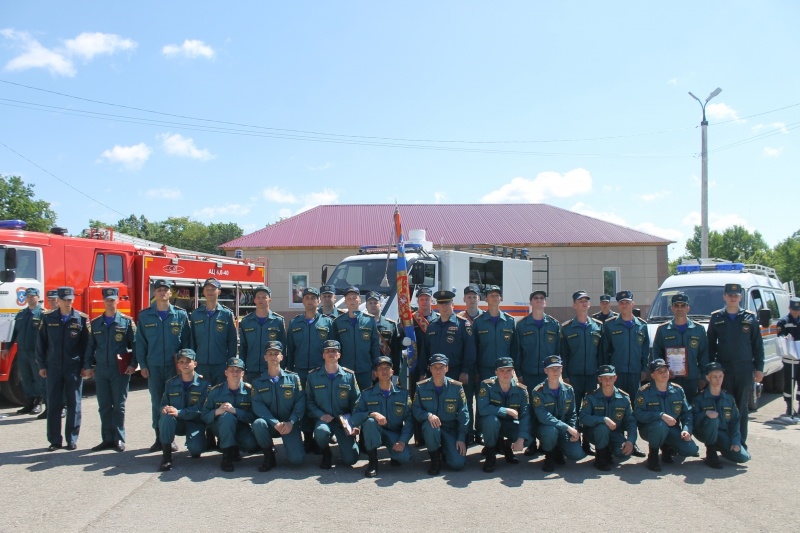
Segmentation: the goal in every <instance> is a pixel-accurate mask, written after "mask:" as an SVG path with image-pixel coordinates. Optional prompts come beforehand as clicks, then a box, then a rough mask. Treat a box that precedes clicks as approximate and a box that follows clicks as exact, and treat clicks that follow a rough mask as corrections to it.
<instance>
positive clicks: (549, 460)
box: [542, 452, 556, 472]
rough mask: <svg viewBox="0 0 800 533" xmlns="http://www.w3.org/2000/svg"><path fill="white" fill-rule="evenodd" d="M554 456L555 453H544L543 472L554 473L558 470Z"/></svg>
mask: <svg viewBox="0 0 800 533" xmlns="http://www.w3.org/2000/svg"><path fill="white" fill-rule="evenodd" d="M553 455H554V454H553V452H544V463H543V464H542V472H553V471H554V470H555V469H556V461H555V458H554V456H553Z"/></svg>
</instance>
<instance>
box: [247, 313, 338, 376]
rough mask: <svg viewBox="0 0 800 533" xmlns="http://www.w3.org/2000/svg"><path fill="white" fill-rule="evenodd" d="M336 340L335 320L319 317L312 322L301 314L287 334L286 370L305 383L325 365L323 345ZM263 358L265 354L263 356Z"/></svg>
mask: <svg viewBox="0 0 800 533" xmlns="http://www.w3.org/2000/svg"><path fill="white" fill-rule="evenodd" d="M326 340H336V332H335V331H334V327H333V319H331V318H328V317H325V316H322V315H321V314H319V313H317V315H316V316H315V317H314V318H312V319H311V320H308V319H306V317H305V315H303V314H300V315H297V316H296V317H294V318H293V319H292V320H291V322H289V330H288V331H287V332H286V368H287V369H288V370H291V371H292V372H297V375H298V376H300V381H301V382H303V383H305V381H306V380H307V379H308V373H309V372H310V371H312V370H314V369H315V368H319V367H321V366H323V365H324V364H325V361H323V360H322V343H324V342H325V341H326ZM261 356H262V358H263V356H264V354H263V353H262V354H261Z"/></svg>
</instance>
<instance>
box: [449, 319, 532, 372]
mask: <svg viewBox="0 0 800 533" xmlns="http://www.w3.org/2000/svg"><path fill="white" fill-rule="evenodd" d="M515 325H516V322H515V320H514V317H513V316H511V315H509V314H508V313H504V312H503V311H500V315H499V316H497V317H492V316H491V315H490V314H489V313H488V312H487V313H481V314H480V315H478V317H477V318H475V319H474V320H473V321H472V334H473V336H474V337H475V348H476V359H477V364H476V366H477V370H478V376H479V378H480V380H481V381H483V380H484V379H489V378H491V377H494V370H495V365H494V363H495V361H496V360H497V358H499V357H510V358H512V359H514V356H515V355H516V352H517V345H516V342H517V340H516V337H515V335H514V330H515V329H516V328H515ZM435 353H440V352H435Z"/></svg>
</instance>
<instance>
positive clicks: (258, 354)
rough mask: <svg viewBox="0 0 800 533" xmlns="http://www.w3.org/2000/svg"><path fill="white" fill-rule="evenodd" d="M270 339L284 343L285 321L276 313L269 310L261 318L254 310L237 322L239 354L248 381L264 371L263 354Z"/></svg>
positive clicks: (265, 367) (265, 365)
mask: <svg viewBox="0 0 800 533" xmlns="http://www.w3.org/2000/svg"><path fill="white" fill-rule="evenodd" d="M270 341H279V342H280V343H281V344H284V345H285V344H286V323H285V321H284V320H283V317H282V316H281V315H279V314H278V313H273V312H272V311H270V312H269V315H267V316H265V317H264V318H263V319H262V318H259V317H258V316H257V315H256V313H255V311H254V312H252V313H250V314H249V315H247V316H246V317H244V318H243V319H242V321H241V322H239V355H240V357H241V358H242V359H244V365H245V370H246V371H247V379H248V381H250V382H253V381H255V380H256V379H258V377H259V376H261V374H263V373H264V372H266V370H267V362H266V361H265V360H264V354H265V353H266V352H267V343H268V342H270ZM284 364H285V363H284Z"/></svg>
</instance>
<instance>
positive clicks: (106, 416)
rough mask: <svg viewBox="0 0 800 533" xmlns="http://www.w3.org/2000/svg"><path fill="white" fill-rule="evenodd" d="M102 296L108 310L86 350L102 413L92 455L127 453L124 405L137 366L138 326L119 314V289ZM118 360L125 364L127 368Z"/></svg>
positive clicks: (95, 325) (105, 291)
mask: <svg viewBox="0 0 800 533" xmlns="http://www.w3.org/2000/svg"><path fill="white" fill-rule="evenodd" d="M102 293H103V305H104V306H105V310H104V311H103V314H102V315H100V316H98V317H97V318H95V319H94V320H92V323H91V324H92V334H91V335H90V336H89V343H88V346H87V347H86V360H87V361H88V362H89V364H94V383H95V389H96V393H97V410H98V412H99V413H100V436H101V441H100V444H98V445H97V446H95V447H93V448H92V451H93V452H97V451H100V450H105V449H108V448H113V449H115V450H116V451H118V452H124V451H125V401H126V400H127V399H128V387H129V386H130V382H131V375H132V374H133V373H134V372H136V366H137V363H136V359H135V357H134V354H133V352H134V351H135V340H136V324H135V323H134V321H133V318H132V317H130V316H128V315H125V314H123V313H120V312H119V311H118V310H117V302H118V300H119V289H117V288H115V287H106V288H104V289H103V290H102ZM126 359H129V362H126ZM118 360H120V361H122V364H124V365H125V367H124V368H122V367H121V366H120V363H119V362H118ZM89 377H91V376H89Z"/></svg>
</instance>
